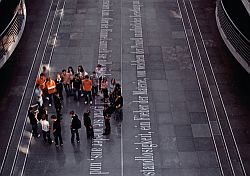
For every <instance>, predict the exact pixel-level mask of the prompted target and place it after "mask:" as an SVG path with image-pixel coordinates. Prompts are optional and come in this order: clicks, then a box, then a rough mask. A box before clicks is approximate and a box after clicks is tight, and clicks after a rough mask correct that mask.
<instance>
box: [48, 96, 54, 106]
mask: <svg viewBox="0 0 250 176" xmlns="http://www.w3.org/2000/svg"><path fill="white" fill-rule="evenodd" d="M52 95H53V94H48V98H49V104H52Z"/></svg>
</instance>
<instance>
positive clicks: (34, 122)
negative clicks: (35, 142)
mask: <svg viewBox="0 0 250 176" xmlns="http://www.w3.org/2000/svg"><path fill="white" fill-rule="evenodd" d="M28 117H29V119H30V124H31V126H32V134H33V136H34V137H39V136H40V134H38V132H37V129H38V125H37V123H38V120H37V118H36V113H35V112H34V108H33V107H30V108H29V111H28Z"/></svg>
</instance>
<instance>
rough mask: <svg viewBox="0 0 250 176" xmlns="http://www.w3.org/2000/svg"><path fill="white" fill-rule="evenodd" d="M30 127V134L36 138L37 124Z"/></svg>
mask: <svg viewBox="0 0 250 176" xmlns="http://www.w3.org/2000/svg"><path fill="white" fill-rule="evenodd" d="M31 126H32V134H33V136H34V137H38V132H37V129H38V126H37V124H33V125H31Z"/></svg>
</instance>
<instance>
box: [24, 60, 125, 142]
mask: <svg viewBox="0 0 250 176" xmlns="http://www.w3.org/2000/svg"><path fill="white" fill-rule="evenodd" d="M63 90H65V93H66V96H67V97H70V96H73V97H74V100H75V101H79V100H80V99H81V97H83V99H84V104H90V105H92V104H93V103H95V100H96V97H97V96H102V98H101V101H102V102H103V106H104V109H103V116H104V123H105V129H104V132H103V135H108V134H110V131H111V127H110V119H111V116H112V114H113V113H114V118H115V119H116V120H117V121H121V120H122V106H123V97H122V95H121V85H120V84H119V83H117V82H116V80H115V79H114V78H112V79H111V80H110V82H109V81H108V79H107V77H105V74H104V70H103V68H102V66H101V65H100V64H98V65H97V66H96V68H95V70H94V71H93V72H92V74H91V75H89V74H88V73H87V72H86V71H85V70H84V69H83V66H82V65H79V66H78V67H77V71H76V72H74V69H73V68H72V67H71V66H70V67H68V69H67V70H66V69H63V70H62V72H61V73H57V74H56V78H55V80H53V79H52V78H51V76H50V73H49V71H48V70H47V68H46V67H45V66H44V67H43V69H42V72H41V73H40V76H39V78H37V80H36V86H35V92H34V95H35V100H36V102H37V105H38V110H36V109H35V108H34V107H30V108H29V110H28V117H29V119H30V124H31V125H32V133H33V136H34V137H39V136H40V135H39V133H38V124H41V129H42V134H43V139H44V142H48V143H49V144H51V143H52V139H51V137H50V129H51V127H50V124H49V119H48V114H47V110H46V108H48V107H47V106H45V103H44V102H45V101H48V106H49V107H51V106H52V102H54V107H55V109H56V115H52V116H51V121H52V122H53V125H52V131H53V135H54V140H55V145H56V147H59V143H60V145H61V146H63V140H62V136H61V123H60V121H61V120H62V114H61V110H62V101H63V99H64V98H63ZM69 114H70V116H71V125H70V128H71V142H72V143H74V140H75V138H76V142H77V143H79V142H80V137H79V132H78V129H79V128H81V121H80V119H79V118H78V115H77V114H76V113H75V112H74V111H70V113H69ZM83 120H84V126H85V128H86V134H87V138H94V130H93V126H92V124H91V118H90V111H89V110H88V111H87V112H85V113H84V116H83Z"/></svg>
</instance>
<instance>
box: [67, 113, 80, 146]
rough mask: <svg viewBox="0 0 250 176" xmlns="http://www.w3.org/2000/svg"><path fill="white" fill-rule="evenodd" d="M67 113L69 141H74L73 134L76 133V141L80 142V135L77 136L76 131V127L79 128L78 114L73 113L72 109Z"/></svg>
mask: <svg viewBox="0 0 250 176" xmlns="http://www.w3.org/2000/svg"><path fill="white" fill-rule="evenodd" d="M69 114H70V116H71V126H70V129H71V143H74V140H75V135H76V141H77V143H79V142H80V137H79V132H78V129H79V126H78V120H79V119H78V116H77V115H76V114H75V112H74V111H70V113H69Z"/></svg>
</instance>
